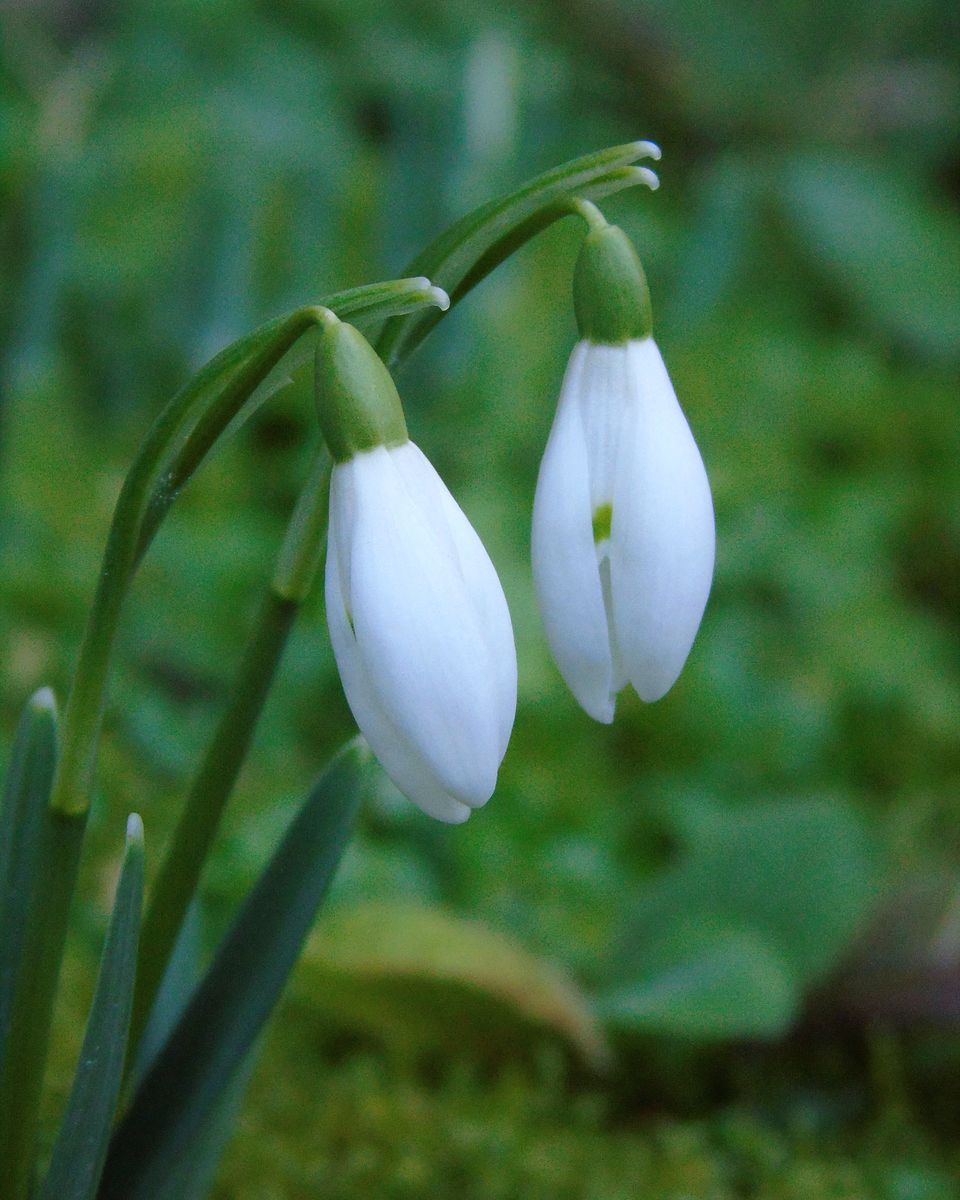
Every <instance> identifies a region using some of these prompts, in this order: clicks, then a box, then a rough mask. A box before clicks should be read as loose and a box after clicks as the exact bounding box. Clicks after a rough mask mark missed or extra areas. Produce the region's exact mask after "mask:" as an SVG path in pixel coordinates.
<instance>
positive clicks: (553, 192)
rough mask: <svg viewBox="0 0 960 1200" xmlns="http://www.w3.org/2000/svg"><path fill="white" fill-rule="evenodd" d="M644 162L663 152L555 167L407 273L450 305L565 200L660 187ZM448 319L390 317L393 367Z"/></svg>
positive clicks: (386, 353) (464, 223)
mask: <svg viewBox="0 0 960 1200" xmlns="http://www.w3.org/2000/svg"><path fill="white" fill-rule="evenodd" d="M645 157H647V158H651V157H652V158H656V157H659V151H658V150H657V149H656V147H654V146H652V145H651V143H649V142H628V143H627V144H626V145H623V146H613V147H610V148H609V149H607V150H599V151H597V152H596V153H594V154H587V155H585V156H584V157H582V158H576V159H574V160H573V161H572V162H568V163H564V164H563V165H562V166H559V167H554V169H553V170H551V171H547V172H546V173H545V174H543V175H538V176H537V177H536V178H534V179H531V180H528V182H527V183H525V184H524V185H523V186H522V187H520V188H518V189H517V190H516V191H515V192H511V193H510V194H509V195H507V196H502V197H500V198H499V199H496V200H491V201H488V202H487V203H486V204H482V205H481V206H480V207H479V208H476V209H474V211H473V212H471V213H468V214H467V215H466V216H465V217H462V218H461V219H460V220H459V221H457V222H455V223H454V224H453V225H451V226H450V228H449V229H447V230H446V231H445V232H444V233H442V234H441V235H440V236H439V237H438V238H437V239H436V240H435V241H433V242H431V244H430V245H429V246H427V248H426V249H425V250H423V251H422V252H421V253H420V254H419V255H418V256H417V257H416V258H415V259H414V260H413V262H412V263H411V264H410V268H409V271H408V274H411V275H427V276H429V278H430V279H431V280H432V281H433V283H434V284H435V285H436V286H437V287H441V288H443V289H444V291H446V292H447V293H448V295H449V296H450V303H451V307H452V306H453V305H455V304H456V303H457V302H458V301H459V300H461V299H462V298H463V297H464V296H465V295H466V294H467V292H468V291H470V289H471V288H472V287H474V286H475V285H476V284H477V283H479V282H480V280H481V279H482V278H483V277H484V276H485V275H487V274H489V272H490V271H492V270H493V268H494V267H496V266H497V265H498V264H499V263H501V262H502V261H503V260H504V258H506V257H507V255H509V254H511V253H513V251H514V250H516V249H517V247H518V246H520V245H522V244H523V243H524V242H525V241H527V240H528V239H529V238H531V237H533V235H534V234H536V233H538V232H539V231H540V230H541V229H543V228H545V227H546V226H547V225H549V224H550V223H551V222H552V221H555V220H556V219H557V218H558V217H561V216H563V215H565V214H566V213H567V212H569V209H568V208H567V207H566V202H567V201H569V200H570V199H572V198H573V197H577V196H579V197H582V198H585V199H593V200H597V199H600V198H602V197H603V196H604V195H608V194H609V193H610V192H614V191H618V190H619V189H621V188H624V187H632V186H633V185H635V184H638V183H646V184H648V185H650V186H656V177H655V176H654V175H653V174H652V172H650V171H648V170H647V169H646V168H642V167H635V166H633V165H632V164H633V163H635V162H636V160H637V159H639V158H645ZM442 315H443V313H442V312H440V311H438V310H432V311H426V310H423V311H421V312H417V313H408V314H406V315H403V316H398V317H392V318H391V319H390V320H389V321H387V323H386V325H385V326H384V328H383V331H382V333H381V335H380V338H379V340H378V342H377V350H378V352H379V353H380V356H381V357H382V358H383V360H384V361H385V362H386V363H387V365H388V366H393V365H395V364H396V363H398V362H399V361H400V360H401V359H403V358H405V357H406V355H407V354H409V353H410V351H411V350H413V349H414V347H415V346H417V345H418V344H419V343H420V342H421V341H422V340H423V339H424V338H425V337H426V335H427V334H428V333H429V332H430V330H431V329H432V328H433V327H434V325H436V323H437V321H439V320H440V318H441V317H442Z"/></svg>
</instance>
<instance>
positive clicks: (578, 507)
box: [532, 205, 715, 722]
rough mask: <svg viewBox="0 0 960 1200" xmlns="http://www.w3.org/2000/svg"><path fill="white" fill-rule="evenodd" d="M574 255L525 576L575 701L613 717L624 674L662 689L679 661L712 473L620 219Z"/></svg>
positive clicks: (691, 631) (640, 689)
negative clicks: (561, 368) (566, 334)
mask: <svg viewBox="0 0 960 1200" xmlns="http://www.w3.org/2000/svg"><path fill="white" fill-rule="evenodd" d="M581 211H582V212H583V214H584V215H586V216H588V219H590V220H591V223H592V224H593V225H594V228H593V230H592V232H591V233H590V234H588V236H587V238H586V240H585V242H584V246H583V249H582V251H581V253H580V257H579V260H578V262H577V269H576V276H575V280H574V297H575V306H576V312H577V323H578V326H579V330H580V336H581V340H580V341H579V342H578V343H577V345H576V347H575V348H574V350H573V353H572V355H571V357H570V362H569V365H568V366H567V372H566V375H565V377H564V381H563V386H562V389H561V393H560V402H559V405H558V408H557V414H556V417H555V419H554V423H553V428H552V430H551V432H550V438H549V440H548V442H547V448H546V451H545V453H544V457H543V462H542V464H541V467H540V476H539V479H538V482H537V491H536V498H535V500H534V509H533V546H532V559H533V577H534V584H535V587H536V592H537V598H538V601H539V605H540V611H541V615H542V617H543V623H544V627H545V630H546V634H547V640H548V642H549V644H550V648H551V650H552V652H553V656H554V658H555V659H556V661H557V665H558V666H559V668H560V672H561V674H562V675H563V677H564V679H565V680H566V682H567V684H568V686H569V687H570V689H571V691H572V692H573V694H574V695H575V696H576V698H577V700H578V701H579V703H580V704H581V705H582V706H583V708H584V709H586V711H587V712H588V713H589V714H590V716H592V717H594V718H595V719H596V720H598V721H603V722H610V721H612V720H613V715H614V708H615V704H616V695H617V693H618V692H619V691H620V690H621V689H622V688H623V687H625V686H626V685H627V684H628V683H630V684H632V685H633V687H634V688H635V689H636V691H637V693H638V694H639V696H640V697H641V699H643V700H646V701H653V700H659V699H660V697H661V696H663V695H664V694H665V693H666V692H667V691H669V689H670V688H671V687H672V686H673V684H674V682H675V681H676V679H677V676H678V675H679V674H680V671H681V670H682V668H683V664H684V662H685V661H686V658H687V655H688V654H689V652H690V647H691V646H692V644H693V640H694V637H695V636H696V632H697V628H698V627H699V625H700V619H701V617H702V616H703V610H704V607H705V606H706V602H707V595H708V593H709V591H710V582H711V578H712V576H713V562H714V541H715V535H714V518H713V503H712V500H711V497H710V485H709V483H708V481H707V475H706V471H705V470H704V466H703V461H702V459H701V457H700V452H699V450H698V449H697V445H696V442H695V441H694V440H693V435H692V434H691V432H690V427H689V426H688V424H687V422H686V419H685V417H684V415H683V412H682V411H681V409H680V406H679V404H678V403H677V397H676V395H675V393H674V390H673V386H672V385H671V383H670V378H669V376H668V375H667V371H666V368H665V366H664V364H663V359H662V358H661V357H660V351H659V350H658V349H657V345H656V343H655V342H654V340H653V338H652V336H651V319H650V302H649V294H648V292H647V286H646V280H645V278H644V274H643V268H642V267H641V265H640V262H639V259H638V258H637V256H636V252H635V251H634V249H633V246H632V245H631V243H630V241H629V239H628V238H627V237H626V236H625V234H624V233H623V231H622V230H620V229H618V228H616V227H615V226H610V225H607V224H606V222H604V221H603V218H602V217H601V216H600V214H599V213H598V212H597V210H596V209H594V208H593V207H592V206H586V205H583V206H582V207H581Z"/></svg>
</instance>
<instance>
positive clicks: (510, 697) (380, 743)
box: [316, 321, 517, 823]
mask: <svg viewBox="0 0 960 1200" xmlns="http://www.w3.org/2000/svg"><path fill="white" fill-rule="evenodd" d="M316 380H317V391H318V400H319V407H320V419H321V425H322V427H323V432H324V436H325V438H326V441H327V444H328V446H329V447H330V451H331V454H332V455H333V458H334V464H335V465H334V468H333V474H332V478H331V490H330V518H329V530H328V535H327V564H326V579H325V594H326V607H327V622H328V625H329V628H330V639H331V642H332V644H333V651H334V656H335V658H336V661H337V666H338V668H339V671H340V677H341V679H342V681H343V688H344V692H345V693H346V697H347V702H348V703H349V705H350V708H351V710H352V712H353V715H354V717H355V718H356V721H357V724H358V725H359V727H360V730H361V732H362V733H363V734H364V736H365V737H366V739H367V741H368V742H369V743H370V746H371V749H372V750H373V752H374V753H375V754H376V756H377V758H378V759H379V760H380V763H381V765H382V766H383V767H384V769H385V770H386V772H387V774H388V775H390V777H391V778H392V779H393V781H394V783H396V785H397V787H399V789H400V790H401V791H402V792H404V793H405V794H406V795H407V796H408V797H409V798H410V799H411V800H413V801H414V802H415V803H416V804H418V805H419V806H420V808H422V809H423V810H424V811H425V812H426V813H428V814H429V815H430V816H433V817H437V818H438V819H439V820H441V821H448V822H452V823H458V822H461V821H465V820H466V819H467V817H468V816H469V815H470V812H471V810H472V809H474V808H476V807H479V806H480V805H482V804H484V803H485V802H486V801H487V800H488V799H489V797H490V795H491V794H492V792H493V790H494V787H495V786H496V780H497V771H498V769H499V766H500V762H501V760H502V759H503V756H504V753H505V751H506V748H507V742H508V740H509V737H510V731H511V728H512V726H513V718H514V713H515V710H516V699H517V663H516V651H515V648H514V641H513V630H512V627H511V623H510V614H509V611H508V609H507V603H506V599H505V598H504V595H503V589H502V587H501V586H500V580H499V579H498V577H497V574H496V571H495V570H494V568H493V564H492V563H491V562H490V559H489V557H488V555H487V553H486V551H485V550H484V548H483V545H482V543H481V542H480V539H479V537H478V536H477V534H476V533H475V531H474V529H473V527H472V526H471V525H470V523H469V521H468V520H467V518H466V517H465V516H464V514H463V512H462V511H461V509H460V508H459V506H458V505H457V503H456V501H455V500H454V499H453V497H452V496H451V495H450V493H449V491H448V490H447V488H446V487H445V486H444V484H443V481H442V480H441V479H440V477H439V475H438V474H437V472H436V471H435V470H434V468H433V467H432V466H431V464H430V463H429V461H428V460H427V459H426V457H425V456H424V455H423V454H422V453H421V451H420V450H419V449H418V448H417V447H416V446H415V445H414V444H413V443H412V442H411V441H410V440H409V438H408V436H407V429H406V423H405V421H404V418H403V411H402V409H401V406H400V400H399V397H398V396H397V392H396V388H395V387H394V384H393V380H392V378H391V377H390V374H389V372H388V371H387V369H386V367H385V366H384V365H383V363H382V362H381V361H380V359H379V358H378V356H377V355H376V353H375V352H374V350H373V349H372V347H371V346H370V345H369V344H368V343H367V342H366V340H365V339H364V338H363V336H362V335H361V334H360V333H359V332H358V331H357V330H356V329H354V328H353V327H352V326H350V325H347V324H343V323H340V322H337V321H332V322H330V323H329V324H328V325H327V326H326V328H325V329H324V330H323V332H322V334H321V336H320V339H319V342H318V348H317V360H316Z"/></svg>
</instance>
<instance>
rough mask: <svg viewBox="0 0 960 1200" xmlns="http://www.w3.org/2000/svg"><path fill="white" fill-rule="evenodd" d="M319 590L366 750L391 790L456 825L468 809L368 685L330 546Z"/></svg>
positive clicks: (335, 653) (347, 693)
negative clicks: (444, 785)
mask: <svg viewBox="0 0 960 1200" xmlns="http://www.w3.org/2000/svg"><path fill="white" fill-rule="evenodd" d="M334 511H335V510H334V509H333V508H331V525H330V533H331V537H333V536H335V531H334V521H335V517H334ZM325 591H326V607H327V624H328V626H329V629H330V641H331V643H332V645H333V653H334V656H335V658H336V660H337V667H338V669H339V671H340V678H341V680H342V681H343V690H344V693H345V695H346V697H347V702H348V703H349V705H350V711H351V712H352V713H353V715H354V718H355V720H356V722H357V725H358V726H359V727H360V729H361V731H362V732H363V735H364V737H365V738H366V739H367V741H368V742H369V743H370V748H371V750H372V751H373V752H374V754H375V755H376V756H377V758H378V759H379V760H380V765H381V766H382V767H383V769H384V770H385V771H386V772H387V774H388V775H389V776H390V778H391V779H392V780H393V782H394V783H395V784H396V785H397V787H398V788H399V789H400V790H401V791H402V792H403V793H404V794H405V795H406V796H409V798H410V799H411V800H413V801H414V803H416V804H417V805H419V807H420V808H422V809H423V811H424V812H425V813H427V815H428V816H431V817H436V818H437V820H440V821H446V822H448V823H450V824H455V825H459V824H460V823H462V822H463V821H465V820H466V819H467V817H468V816H469V815H470V812H471V810H470V808H469V806H468V805H466V804H463V803H462V802H461V801H460V800H457V799H456V798H455V797H453V796H451V795H450V794H449V793H448V792H445V791H444V790H443V788H442V787H441V786H440V785H439V784H438V783H437V781H436V779H435V778H434V777H433V775H432V774H431V772H430V769H429V767H428V766H427V764H426V763H425V762H424V761H423V760H422V759H421V758H420V756H419V754H418V752H417V750H416V749H415V748H414V747H413V746H412V745H411V744H410V742H409V740H408V739H407V738H406V737H404V735H403V734H401V733H400V731H399V730H398V729H397V728H396V726H395V725H393V724H392V723H391V721H390V719H389V717H388V716H387V714H386V713H385V712H384V711H383V709H382V708H381V705H380V701H379V699H378V697H377V696H376V695H375V693H374V690H373V688H372V687H371V685H370V680H369V679H368V678H367V673H366V668H365V667H364V664H363V661H362V659H361V657H360V652H359V650H358V648H357V640H356V637H355V636H354V633H353V630H352V628H351V627H350V621H349V619H348V617H347V610H346V607H345V605H344V597H343V589H342V588H341V584H340V567H339V561H338V557H337V554H336V553H335V552H334V549H333V543H332V541H331V543H330V546H329V550H328V553H327V566H326V579H325Z"/></svg>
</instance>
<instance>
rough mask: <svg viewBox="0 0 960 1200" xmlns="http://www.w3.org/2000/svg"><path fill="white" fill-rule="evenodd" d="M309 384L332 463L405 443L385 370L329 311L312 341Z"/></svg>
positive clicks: (372, 352)
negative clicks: (313, 357) (311, 380)
mask: <svg viewBox="0 0 960 1200" xmlns="http://www.w3.org/2000/svg"><path fill="white" fill-rule="evenodd" d="M314 387H315V391H316V397H317V410H318V413H319V416H320V428H321V429H322V430H323V436H324V440H325V441H326V443H327V447H328V449H329V450H330V453H331V455H332V456H333V459H334V461H335V462H346V461H347V460H348V459H351V458H353V456H354V455H355V454H358V453H360V451H362V450H372V449H373V448H374V446H402V445H403V443H404V442H405V441H407V423H406V421H405V420H404V419H403V409H402V408H401V406H400V397H399V396H398V395H397V389H396V386H395V385H394V382H393V379H392V377H391V375H390V372H389V371H388V370H387V368H386V367H385V366H384V365H383V362H382V361H381V359H380V357H379V356H378V355H377V352H376V351H375V350H374V349H373V347H372V346H371V345H370V343H369V342H368V341H367V339H366V338H365V337H364V336H363V334H362V333H361V332H360V331H359V330H358V329H354V327H353V326H352V325H347V324H345V323H344V322H342V321H338V320H337V318H336V317H334V316H333V314H332V313H331V319H330V320H329V321H328V322H326V323H325V325H324V327H323V331H322V332H321V334H320V336H319V338H318V339H317V351H316V361H315V369H314Z"/></svg>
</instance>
